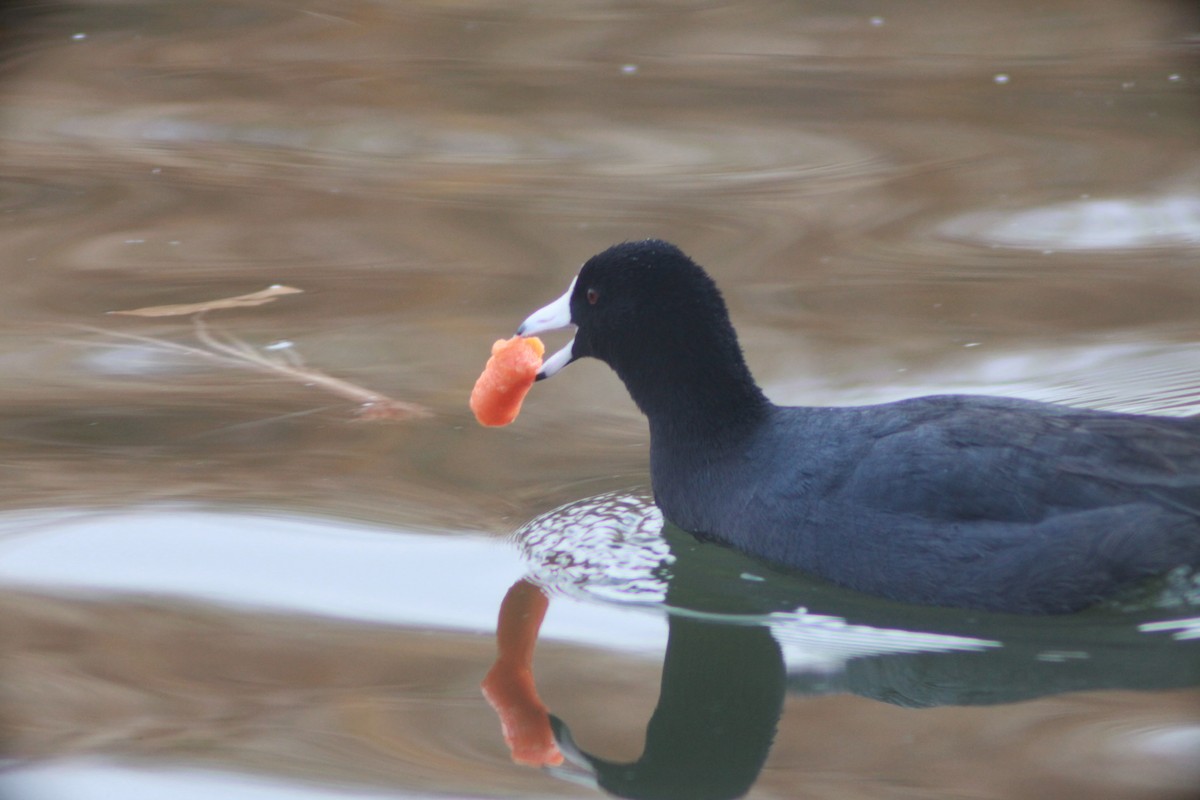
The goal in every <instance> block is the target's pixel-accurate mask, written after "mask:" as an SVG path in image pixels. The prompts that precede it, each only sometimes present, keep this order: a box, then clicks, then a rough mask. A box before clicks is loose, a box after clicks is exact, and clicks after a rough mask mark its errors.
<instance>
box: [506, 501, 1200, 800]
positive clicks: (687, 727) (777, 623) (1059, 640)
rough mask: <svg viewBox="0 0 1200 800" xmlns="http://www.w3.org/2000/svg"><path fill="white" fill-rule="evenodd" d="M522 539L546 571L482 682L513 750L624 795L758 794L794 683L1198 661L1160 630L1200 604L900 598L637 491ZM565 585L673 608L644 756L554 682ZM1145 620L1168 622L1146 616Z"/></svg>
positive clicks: (928, 684)
mask: <svg viewBox="0 0 1200 800" xmlns="http://www.w3.org/2000/svg"><path fill="white" fill-rule="evenodd" d="M516 538H517V540H518V544H519V546H520V547H521V548H522V550H523V551H524V553H525V555H526V557H527V559H528V560H529V563H530V577H528V578H525V579H522V580H520V581H518V582H517V583H516V584H514V585H513V587H512V588H511V589H510V590H509V592H508V594H507V595H506V597H505V598H504V602H503V603H502V606H501V610H500V615H499V623H498V627H497V644H498V654H497V658H496V661H495V663H494V664H493V665H492V668H491V669H490V670H489V672H488V674H487V677H486V678H485V679H484V682H483V690H484V694H485V696H486V697H487V699H488V701H489V702H490V703H491V704H492V706H493V708H494V709H495V710H496V712H497V714H498V715H499V717H500V720H501V725H502V728H503V732H504V737H505V740H506V742H507V744H508V746H509V749H510V753H511V755H512V757H513V759H514V761H516V762H517V763H521V764H525V765H530V766H537V767H545V768H549V769H550V771H551V772H552V774H555V775H557V776H559V777H562V778H564V779H570V780H577V781H584V782H586V783H588V784H590V785H595V786H599V787H600V788H603V789H605V790H606V791H609V792H611V793H613V794H616V795H618V796H623V797H647V798H651V797H696V798H702V797H708V798H714V800H715V798H725V797H736V796H739V795H740V794H741V793H744V792H745V791H746V790H747V789H748V788H749V787H750V786H751V785H752V783H753V782H754V780H755V777H756V776H757V774H758V772H759V770H760V769H761V767H762V764H763V761H764V759H765V758H766V756H767V752H768V750H769V748H770V745H771V741H772V736H773V733H774V731H775V729H776V726H777V724H778V720H779V715H780V713H781V711H782V703H783V697H784V695H785V693H790V694H793V695H801V694H827V693H830V692H852V693H855V694H859V695H862V696H866V697H872V698H876V699H881V700H886V701H887V702H889V703H892V704H896V705H904V706H930V705H945V704H971V705H974V704H995V703H1006V702H1012V701H1016V700H1024V699H1028V698H1032V697H1038V696H1042V695H1047V694H1056V693H1061V692H1070V691H1080V690H1088V689H1099V688H1118V687H1119V688H1146V689H1149V688H1167V687H1179V686H1191V685H1194V684H1195V682H1196V679H1197V675H1198V674H1200V673H1198V672H1197V667H1198V666H1200V664H1198V662H1197V661H1196V655H1197V652H1196V650H1195V648H1194V647H1193V648H1192V649H1190V650H1189V649H1185V648H1186V645H1182V646H1181V644H1180V643H1177V642H1176V641H1174V640H1172V639H1171V638H1170V637H1169V636H1167V635H1163V634H1162V633H1159V632H1158V631H1169V630H1176V629H1178V630H1185V629H1188V626H1189V625H1190V626H1191V627H1192V628H1194V627H1195V625H1196V623H1197V622H1200V620H1187V619H1183V620H1165V621H1164V620H1162V612H1161V611H1155V612H1153V613H1150V612H1148V611H1147V609H1143V610H1142V612H1140V613H1138V612H1133V611H1121V610H1115V609H1114V610H1112V611H1111V612H1110V614H1111V615H1110V616H1105V615H1104V614H1100V613H1096V614H1089V615H1084V616H1082V617H1064V616H1047V617H1035V618H1029V617H1014V616H1009V615H989V614H978V613H964V612H962V611H959V610H955V609H945V608H936V607H919V606H910V605H904V604H897V603H892V602H889V601H887V600H882V599H880V598H875V597H869V596H865V595H861V594H859V593H856V592H850V591H847V590H843V589H839V588H837V587H832V586H830V585H829V584H827V583H825V582H821V581H815V580H812V579H808V578H802V577H800V576H796V575H794V574H790V573H779V572H775V571H772V570H771V569H770V568H769V567H767V566H765V565H763V564H762V563H761V562H756V561H754V560H753V559H750V558H748V557H746V556H744V555H742V554H740V553H737V552H736V551H734V550H731V549H730V548H726V547H721V546H718V545H714V544H712V543H703V542H697V541H696V540H695V538H694V537H692V536H690V535H688V534H687V533H686V532H683V531H680V530H679V529H677V528H674V527H673V526H670V525H665V526H664V524H663V521H662V517H661V515H660V514H658V513H657V510H656V509H655V507H654V505H653V503H651V502H650V500H649V498H648V497H646V496H645V495H644V494H639V493H636V492H631V493H619V492H618V493H610V494H602V495H599V496H597V497H594V498H587V499H584V500H579V501H575V502H573V503H569V504H567V505H564V506H562V507H560V508H558V509H555V510H553V511H550V512H547V513H546V514H543V515H541V516H539V517H537V518H535V519H534V520H532V521H531V522H529V523H528V524H527V525H525V526H523V527H522V528H521V529H520V530H519V531H518V532H517V535H516ZM555 594H558V595H569V596H571V597H573V598H575V599H578V600H583V601H589V600H592V601H594V600H602V601H604V602H618V603H621V604H622V605H627V606H629V605H633V606H638V607H639V609H636V610H635V609H631V610H630V612H629V613H641V612H642V611H645V610H656V609H657V610H660V611H662V612H666V615H667V623H668V626H669V633H668V639H667V645H666V654H665V658H664V664H663V673H662V682H661V686H660V689H659V700H658V703H657V705H656V707H655V708H654V710H653V712H652V713H651V714H650V722H649V724H648V726H647V730H646V738H645V742H646V743H645V747H644V749H643V752H642V754H641V755H640V756H639V757H638V758H637V759H636V760H634V761H631V762H615V761H612V760H610V759H607V758H604V757H602V756H599V755H596V754H593V753H590V752H588V751H586V750H584V749H583V748H581V747H580V746H579V745H578V744H576V742H575V740H574V737H573V736H572V734H571V730H570V728H569V727H568V725H567V723H566V722H565V721H563V720H561V719H559V718H557V717H555V716H554V715H553V714H551V712H550V710H549V709H548V708H547V707H546V705H545V704H544V703H543V702H542V700H541V699H540V697H539V696H538V693H537V688H536V686H535V684H534V679H533V654H534V648H535V646H536V642H537V637H538V633H539V628H540V625H541V623H542V619H543V617H544V615H545V613H546V609H547V607H548V605H549V602H550V597H551V596H552V595H555ZM1147 619H1153V620H1155V621H1154V622H1150V623H1147V624H1146V625H1144V626H1141V625H1139V623H1141V622H1143V621H1145V620H1147ZM851 620H856V622H851ZM984 637H986V638H984ZM1000 642H1003V646H1002V647H999V646H997V645H999V644H1000ZM1062 653H1073V654H1074V655H1072V656H1071V657H1069V658H1066V657H1059V656H1061V655H1062ZM1056 654H1057V655H1056ZM1064 658H1065V660H1064ZM586 722H587V721H586V720H575V721H574V723H575V724H576V725H586Z"/></svg>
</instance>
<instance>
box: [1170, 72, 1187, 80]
mask: <svg viewBox="0 0 1200 800" xmlns="http://www.w3.org/2000/svg"><path fill="white" fill-rule="evenodd" d="M1167 80H1169V81H1170V82H1171V83H1179V82H1180V81H1181V80H1183V77H1182V76H1181V75H1180V74H1179V73H1178V72H1172V73H1171V74H1170V75H1168V76H1167Z"/></svg>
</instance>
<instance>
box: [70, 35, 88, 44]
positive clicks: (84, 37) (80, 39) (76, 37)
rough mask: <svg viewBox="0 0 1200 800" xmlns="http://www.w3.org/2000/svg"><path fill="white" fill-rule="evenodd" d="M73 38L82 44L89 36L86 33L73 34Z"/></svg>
mask: <svg viewBox="0 0 1200 800" xmlns="http://www.w3.org/2000/svg"><path fill="white" fill-rule="evenodd" d="M71 38H72V39H73V40H74V41H76V42H82V41H83V40H84V39H86V38H87V34H86V33H73V34H71Z"/></svg>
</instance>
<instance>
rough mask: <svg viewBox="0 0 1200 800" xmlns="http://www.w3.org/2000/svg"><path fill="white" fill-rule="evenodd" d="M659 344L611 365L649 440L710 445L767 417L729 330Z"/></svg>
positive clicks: (764, 403)
mask: <svg viewBox="0 0 1200 800" xmlns="http://www.w3.org/2000/svg"><path fill="white" fill-rule="evenodd" d="M694 333H695V331H693V334H694ZM659 344H660V343H648V344H647V347H646V349H645V351H643V352H641V353H639V354H638V356H637V357H636V358H631V359H629V362H628V363H620V362H618V363H613V364H612V365H611V366H612V367H613V369H614V370H616V372H617V375H618V376H619V377H620V378H621V380H622V381H623V382H624V383H625V387H626V388H627V389H628V390H629V394H630V396H631V397H633V400H634V402H635V403H637V405H638V408H640V409H641V410H642V413H643V414H645V415H646V417H647V419H648V420H649V421H650V434H651V437H652V438H654V439H656V440H666V441H674V442H678V443H681V444H682V443H684V442H700V441H709V440H711V439H713V438H719V437H722V436H725V435H729V434H735V433H737V432H739V431H742V430H744V429H746V428H748V427H751V426H753V425H755V424H757V423H758V422H759V421H761V420H762V419H763V418H764V417H765V416H766V413H767V409H768V408H769V407H770V401H768V400H767V398H766V396H765V395H764V394H763V393H762V390H761V389H760V388H759V387H758V384H757V383H755V381H754V377H753V376H752V375H751V374H750V370H749V368H748V367H747V366H746V362H745V359H744V358H743V357H742V352H741V348H740V347H739V346H738V343H737V339H736V338H735V336H734V335H733V329H732V327H729V328H728V330H727V331H724V330H721V331H717V332H716V335H711V336H701V337H698V338H694V339H692V340H691V341H687V342H678V343H676V344H677V346H675V347H670V346H659ZM660 353H662V354H665V353H673V354H675V355H674V356H673V357H665V356H661V355H657V354H660ZM656 356H657V357H656Z"/></svg>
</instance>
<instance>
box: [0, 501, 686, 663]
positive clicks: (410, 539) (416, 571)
mask: <svg viewBox="0 0 1200 800" xmlns="http://www.w3.org/2000/svg"><path fill="white" fill-rule="evenodd" d="M525 570H526V567H525V565H524V564H523V562H522V561H521V560H520V558H519V556H518V555H517V553H516V552H515V551H514V550H513V549H512V548H511V547H509V546H508V545H507V544H505V543H504V542H501V541H498V540H493V539H489V538H486V537H483V536H479V535H470V534H446V535H436V534H421V533H414V532H408V531H405V532H402V533H401V532H397V531H389V530H387V529H372V528H368V527H365V526H355V525H351V524H347V523H339V522H334V521H320V520H313V519H299V518H285V517H268V516H255V515H242V514H232V513H230V514H215V513H205V512H201V511H197V510H181V509H174V510H170V509H162V508H157V509H146V510H142V511H134V512H124V513H111V514H107V513H91V514H87V513H75V514H64V513H62V512H51V511H46V512H26V513H20V514H14V515H7V516H3V517H0V584H7V585H12V586H24V587H33V588H38V589H45V590H50V591H54V592H69V593H79V592H84V593H101V594H150V595H160V596H165V597H175V598H187V599H196V600H201V601H204V602H209V603H216V604H220V605H230V606H235V607H251V608H264V609H269V610H274V611H283V612H291V613H301V614H316V615H321V616H329V617H341V618H349V619H354V620H361V621H365V622H380V623H387V624H401V625H427V626H434V627H438V628H453V629H460V630H470V631H485V632H486V631H491V630H493V629H494V628H495V619H496V611H497V609H498V608H499V605H500V600H501V598H503V597H504V594H505V592H506V591H507V590H508V587H509V586H510V585H512V583H513V582H514V581H516V580H518V579H519V578H521V577H522V576H523V575H524V574H525ZM464 587H471V588H470V591H464ZM543 637H545V638H547V639H557V640H561V641H571V642H576V643H579V644H587V645H593V646H600V647H605V648H610V649H614V650H619V651H623V652H632V653H646V654H657V653H660V652H661V651H662V648H663V646H664V644H665V642H666V626H665V623H664V621H663V620H662V619H661V618H660V617H658V616H656V615H653V614H645V613H630V612H629V611H627V610H623V609H617V608H613V607H609V606H605V605H602V604H596V603H556V604H555V607H554V609H553V610H552V613H551V614H549V615H548V617H547V619H546V623H545V627H544V629H543Z"/></svg>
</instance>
